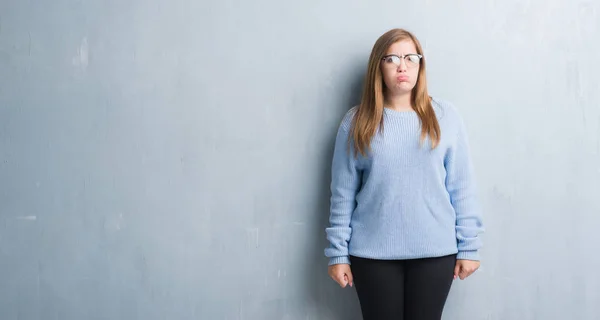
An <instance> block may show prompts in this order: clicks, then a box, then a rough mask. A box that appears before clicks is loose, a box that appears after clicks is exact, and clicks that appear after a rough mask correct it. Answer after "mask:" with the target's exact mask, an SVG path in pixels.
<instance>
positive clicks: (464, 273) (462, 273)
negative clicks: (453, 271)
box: [458, 267, 468, 280]
mask: <svg viewBox="0 0 600 320" xmlns="http://www.w3.org/2000/svg"><path fill="white" fill-rule="evenodd" d="M467 274H468V272H467V270H466V269H465V268H463V267H460V271H459V272H458V276H459V277H460V280H465V278H466V277H467Z"/></svg>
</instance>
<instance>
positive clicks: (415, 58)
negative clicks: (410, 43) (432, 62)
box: [406, 54, 421, 63]
mask: <svg viewBox="0 0 600 320" xmlns="http://www.w3.org/2000/svg"><path fill="white" fill-rule="evenodd" d="M406 57H407V58H408V60H409V61H410V62H412V63H419V61H421V58H419V56H418V55H416V54H409V55H407V56H406Z"/></svg>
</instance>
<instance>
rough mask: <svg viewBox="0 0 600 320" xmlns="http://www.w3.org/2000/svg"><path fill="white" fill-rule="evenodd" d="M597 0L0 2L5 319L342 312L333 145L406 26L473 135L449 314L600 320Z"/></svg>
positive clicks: (0, 287) (331, 315) (344, 299)
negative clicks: (377, 64) (330, 260)
mask: <svg viewBox="0 0 600 320" xmlns="http://www.w3.org/2000/svg"><path fill="white" fill-rule="evenodd" d="M599 21H600V3H599V2H598V1H596V0H589V1H582V0H578V1H573V0H550V1H549V0H543V1H542V0H531V1H515V0H508V1H493V0H486V1H474V0H473V1H432V0H427V1H379V0H375V1H358V0H352V1H339V0H332V1H316V0H307V1H294V2H290V1H275V0H259V1H241V0H240V1H227V0H225V1H192V0H175V1H156V0H147V1H133V0H128V1H123V0H121V1H116V0H108V1H80V0H79V1H76V0H55V1H18V0H3V1H1V2H0V160H1V161H0V319H2V320H13V319H20V320H33V319H45V320H46V319H47V320H54V319H56V320H75V319H78V320H79V319H89V320H93V319H145V320H157V319H208V320H218V319H286V320H291V319H303V320H304V319H360V318H361V317H360V314H359V308H358V304H357V303H358V301H357V299H356V296H355V292H354V291H353V289H341V288H339V287H338V286H337V285H336V284H335V283H334V282H333V281H332V280H330V279H329V278H328V277H327V274H326V259H325V258H324V257H323V249H324V248H325V246H326V245H327V243H326V239H325V233H324V229H325V227H326V225H327V219H328V214H329V212H328V206H329V189H328V188H329V181H330V176H329V174H330V169H329V165H330V162H331V155H332V151H333V141H334V137H335V130H336V128H337V125H338V124H339V121H340V120H341V117H342V115H343V113H344V112H345V111H346V110H347V109H348V108H350V107H351V106H352V105H354V104H356V103H357V102H358V99H359V95H360V86H361V83H362V76H363V73H364V71H365V69H366V63H367V59H368V55H369V53H370V50H371V47H372V45H373V43H374V41H375V40H376V38H377V37H378V36H379V35H380V34H382V33H383V32H385V31H387V30H388V29H390V28H394V27H403V28H407V29H409V30H411V31H413V32H414V33H415V34H416V35H417V36H418V37H419V38H420V39H421V41H422V43H423V45H424V47H425V50H426V52H425V54H426V56H427V59H428V67H429V73H428V76H429V84H430V92H431V94H432V95H434V96H437V97H440V98H443V99H447V100H450V101H452V102H453V103H454V104H455V105H456V106H457V108H458V109H459V110H460V111H461V113H462V115H463V117H464V119H465V122H466V125H467V128H468V131H469V135H470V142H471V145H472V150H473V160H474V164H475V167H476V174H477V180H478V185H479V189H480V195H481V202H482V206H483V208H484V209H485V212H484V219H485V223H486V231H487V232H486V234H485V235H484V241H485V248H484V250H483V252H482V257H483V263H482V267H481V270H480V271H479V272H478V273H476V274H475V275H473V276H472V278H469V279H468V280H466V281H463V282H461V281H457V282H455V285H454V286H453V288H452V291H451V293H450V297H449V300H448V305H447V307H446V310H445V314H444V319H448V320H449V319H461V320H482V319H488V320H489V319H500V320H530V319H544V320H565V319H577V320H583V319H589V320H592V319H598V314H600V304H599V303H598V302H599V301H600V274H599V272H598V270H600V255H598V252H599V246H600V232H599V231H598V228H599V226H600V197H599V194H600V192H599V191H600V59H598V57H600V41H599V39H600V22H599Z"/></svg>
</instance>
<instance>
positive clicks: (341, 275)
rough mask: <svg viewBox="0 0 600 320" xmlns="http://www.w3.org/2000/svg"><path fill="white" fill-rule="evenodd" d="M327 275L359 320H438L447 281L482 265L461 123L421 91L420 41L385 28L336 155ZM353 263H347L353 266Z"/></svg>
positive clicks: (451, 109)
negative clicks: (345, 293)
mask: <svg viewBox="0 0 600 320" xmlns="http://www.w3.org/2000/svg"><path fill="white" fill-rule="evenodd" d="M331 192H332V196H331V212H330V227H328V228H327V230H326V233H327V239H328V240H329V242H330V246H329V247H328V248H326V249H325V255H326V256H327V257H328V258H329V270H328V271H329V275H330V276H331V277H332V278H333V279H334V280H335V281H336V282H337V283H339V285H340V286H342V287H346V286H347V285H350V286H353V285H355V287H356V291H357V295H358V298H359V301H360V307H361V310H362V314H363V318H364V319H365V320H372V319H376V320H386V319H394V320H399V319H404V320H430V319H431V320H433V319H436V320H439V319H441V316H442V311H443V309H444V304H445V303H446V299H447V296H448V292H449V291H450V287H451V285H452V282H453V279H456V278H457V277H459V278H460V279H461V280H462V279H465V278H466V277H468V276H469V275H471V274H472V273H473V272H474V271H475V270H477V269H478V268H479V252H478V250H479V249H480V248H481V246H482V243H481V239H480V237H479V235H480V233H482V232H483V227H482V222H481V214H480V211H479V208H478V204H477V200H476V196H475V181H474V176H473V168H472V164H471V159H470V155H469V147H468V141H467V134H466V130H465V126H464V124H463V122H462V119H461V117H460V115H459V114H458V112H457V110H456V109H455V108H454V107H453V106H452V105H451V104H450V103H448V102H445V101H441V100H439V99H435V98H431V97H430V96H429V94H428V92H427V81H426V77H425V59H424V57H423V50H422V48H421V45H420V43H419V41H418V40H417V38H416V37H415V36H413V35H412V34H411V33H410V32H408V31H406V30H403V29H393V30H390V31H388V32H386V33H385V34H383V35H382V36H381V37H380V38H379V39H378V40H377V42H376V43H375V45H374V47H373V50H372V52H371V56H370V58H369V65H368V70H367V74H366V78H365V84H364V89H363V96H362V101H361V103H360V105H358V106H356V107H354V108H352V109H350V110H349V111H348V113H347V114H346V115H345V117H344V119H343V120H342V122H341V125H340V126H339V129H338V133H337V138H336V143H335V150H334V155H333V161H332V183H331ZM350 265H352V269H351V268H350Z"/></svg>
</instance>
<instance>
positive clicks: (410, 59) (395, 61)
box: [381, 53, 423, 68]
mask: <svg viewBox="0 0 600 320" xmlns="http://www.w3.org/2000/svg"><path fill="white" fill-rule="evenodd" d="M421 58H423V56H422V55H420V54H418V53H409V54H406V55H403V56H398V55H395V54H388V55H387V56H384V57H383V58H381V60H383V62H384V66H386V67H390V68H398V67H399V66H400V63H401V62H402V59H404V61H405V62H406V66H407V67H416V66H418V65H419V63H420V62H421Z"/></svg>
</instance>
